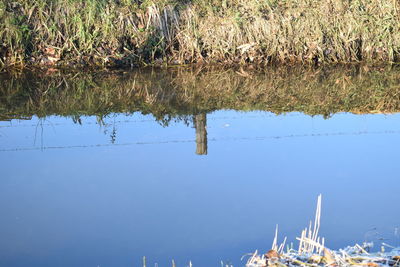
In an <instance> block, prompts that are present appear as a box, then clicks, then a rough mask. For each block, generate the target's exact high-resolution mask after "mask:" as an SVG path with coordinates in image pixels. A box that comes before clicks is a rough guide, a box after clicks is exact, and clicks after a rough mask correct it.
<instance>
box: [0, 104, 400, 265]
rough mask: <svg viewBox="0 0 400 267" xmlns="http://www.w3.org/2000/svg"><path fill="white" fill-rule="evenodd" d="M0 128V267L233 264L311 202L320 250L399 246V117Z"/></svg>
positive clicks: (41, 121)
mask: <svg viewBox="0 0 400 267" xmlns="http://www.w3.org/2000/svg"><path fill="white" fill-rule="evenodd" d="M193 117H194V116H187V117H186V118H187V120H186V122H185V121H184V120H176V121H171V122H170V123H169V125H168V126H165V125H163V124H162V123H160V122H159V121H156V119H155V118H154V117H153V116H152V115H143V114H141V113H140V112H134V113H133V114H122V113H110V114H108V115H107V116H105V117H103V119H102V120H101V121H99V120H98V118H97V119H96V117H95V116H81V117H80V118H79V120H78V121H77V120H76V119H75V121H74V120H72V119H71V118H70V117H63V116H55V115H49V116H47V117H44V118H43V117H41V118H38V117H37V116H33V117H32V118H30V119H28V120H18V119H13V120H11V121H1V122H0V162H1V175H0V176H1V178H0V237H1V239H0V266H12V267H14V266H31V267H32V266H41V267H45V266H49V267H50V266H93V267H96V266H121V267H122V266H141V260H142V257H143V256H146V257H147V262H148V266H154V264H155V263H157V264H158V266H170V265H171V260H172V259H174V260H175V262H176V263H177V266H187V265H188V263H189V260H191V261H192V263H193V266H195V267H197V266H200V267H206V266H220V265H221V261H223V262H224V263H232V264H233V265H234V266H243V265H244V263H243V262H242V261H241V260H240V257H241V256H242V255H244V254H246V253H248V252H253V251H254V250H256V249H259V250H261V251H266V250H268V249H270V247H271V243H272V239H273V235H274V230H275V225H276V224H279V232H280V235H279V238H280V240H282V239H283V238H284V236H287V237H288V240H289V242H293V243H294V246H295V247H297V242H296V240H295V238H296V237H297V236H299V234H300V232H301V230H302V229H303V228H304V227H306V226H307V225H308V223H309V220H310V219H312V218H313V216H314V212H315V205H316V198H317V195H318V194H320V193H321V194H322V195H323V205H322V220H321V224H322V226H321V236H324V237H325V239H326V245H327V246H328V247H330V248H333V249H338V248H340V247H343V246H347V245H352V244H354V243H356V242H357V243H362V242H363V241H374V243H375V246H376V248H377V249H379V247H380V243H381V242H386V243H388V244H391V245H396V246H398V245H400V237H399V235H398V230H396V229H397V228H398V227H399V226H400V216H399V203H400V194H399V188H400V182H399V181H400V180H399V176H400V165H399V163H398V162H399V151H400V142H399V140H400V114H390V115H382V114H367V115H355V114H351V113H338V114H335V115H333V116H331V117H330V118H328V119H326V118H323V117H322V116H318V115H317V116H308V115H304V114H303V113H300V112H290V113H286V114H281V115H275V114H273V113H271V112H267V111H249V112H244V111H234V110H216V111H213V112H209V113H208V114H206V113H203V114H198V115H196V116H195V117H194V119H193Z"/></svg>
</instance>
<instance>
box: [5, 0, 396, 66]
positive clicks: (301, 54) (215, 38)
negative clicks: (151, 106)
mask: <svg viewBox="0 0 400 267" xmlns="http://www.w3.org/2000/svg"><path fill="white" fill-rule="evenodd" d="M399 51H400V20H399V8H398V3H397V1H393V0H383V1H374V0H355V1H347V0H330V1H320V0H287V1H281V0H268V1H259V0H232V1H226V0H224V1H216V0H193V1H178V0H163V1H149V0H146V1H138V0H119V1H110V0H88V1H75V0H54V1H53V0H51V1H50V0H34V1H26V0H24V1H18V2H13V1H8V0H1V1H0V64H1V65H2V66H12V65H24V64H32V63H37V64H39V63H41V64H51V65H53V64H56V63H57V64H60V65H66V64H71V62H72V63H82V64H83V63H85V64H93V65H137V64H149V63H174V64H180V63H193V62H223V63H234V64H246V63H255V64H266V63H271V62H279V63H311V64H316V63H323V62H355V61H357V62H358V61H374V62H377V61H379V62H397V61H399ZM49 56H50V57H51V58H52V59H51V60H48V58H49Z"/></svg>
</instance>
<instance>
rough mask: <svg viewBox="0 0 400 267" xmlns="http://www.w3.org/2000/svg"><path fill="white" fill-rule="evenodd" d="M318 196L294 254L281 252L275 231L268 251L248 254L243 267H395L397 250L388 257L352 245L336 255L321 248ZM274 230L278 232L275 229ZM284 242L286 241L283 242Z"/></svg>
mask: <svg viewBox="0 0 400 267" xmlns="http://www.w3.org/2000/svg"><path fill="white" fill-rule="evenodd" d="M321 201H322V196H321V195H319V196H318V200H317V210H316V212H315V221H314V226H313V225H312V222H311V221H310V226H309V227H308V229H307V228H306V229H305V230H303V231H302V233H301V237H300V238H297V239H298V240H299V241H300V242H299V248H298V250H295V249H293V248H289V247H288V249H287V251H286V252H284V250H283V247H284V243H282V245H281V246H279V247H278V246H277V243H276V242H277V236H278V230H276V232H275V238H274V241H273V244H272V249H271V250H270V251H268V252H267V253H265V254H261V255H260V254H258V251H255V253H252V254H250V255H251V257H250V258H249V259H248V261H247V263H246V267H267V266H275V267H277V266H280V267H292V266H311V267H318V266H347V267H351V266H375V267H380V266H382V267H383V266H399V260H400V257H399V256H400V248H395V247H392V246H389V245H387V244H385V243H383V245H386V246H389V247H391V248H392V249H393V250H392V251H391V252H389V253H385V252H384V251H382V252H378V253H369V252H367V250H368V249H369V244H367V243H365V244H363V246H360V245H358V244H356V245H355V246H352V247H346V248H344V249H340V250H339V251H334V250H331V249H328V248H326V247H325V244H324V239H323V238H322V239H321V238H320V237H319V236H318V231H319V227H320V218H321ZM277 229H278V228H277ZM285 240H286V239H285Z"/></svg>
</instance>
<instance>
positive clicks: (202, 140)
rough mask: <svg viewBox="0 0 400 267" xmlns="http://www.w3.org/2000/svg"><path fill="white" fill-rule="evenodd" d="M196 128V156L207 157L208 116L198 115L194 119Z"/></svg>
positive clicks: (204, 114)
mask: <svg viewBox="0 0 400 267" xmlns="http://www.w3.org/2000/svg"><path fill="white" fill-rule="evenodd" d="M193 120H194V127H195V128H196V145H197V146H196V154H197V155H207V114H206V113H203V114H198V115H195V116H194V118H193Z"/></svg>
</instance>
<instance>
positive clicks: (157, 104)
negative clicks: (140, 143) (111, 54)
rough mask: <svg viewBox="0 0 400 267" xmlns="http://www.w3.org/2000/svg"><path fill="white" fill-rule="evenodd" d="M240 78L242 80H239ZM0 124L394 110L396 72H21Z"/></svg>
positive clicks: (398, 104) (3, 104) (1, 97)
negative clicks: (115, 116)
mask: <svg viewBox="0 0 400 267" xmlns="http://www.w3.org/2000/svg"><path fill="white" fill-rule="evenodd" d="M244 73H246V75H244ZM1 80H2V84H3V86H2V87H1V88H0V114H1V115H0V116H1V117H0V118H1V119H3V120H4V119H10V118H21V117H29V116H32V115H37V116H39V117H43V116H47V115H53V114H57V115H63V116H80V115H97V116H99V118H100V120H101V117H102V116H105V115H107V114H110V113H115V112H117V113H131V112H136V111H140V112H142V113H144V114H148V113H151V114H153V115H154V116H155V117H156V118H157V119H159V120H161V121H164V122H165V123H167V122H168V121H169V120H171V119H172V118H181V117H182V116H183V117H184V116H185V115H190V114H198V113H204V112H210V111H213V110H217V109H236V110H266V111H271V112H274V113H283V112H292V111H299V112H304V113H306V114H310V115H317V114H321V115H324V116H330V115H331V114H333V113H337V112H353V113H390V112H398V111H400V87H399V84H398V82H399V80H400V72H399V71H398V70H396V69H395V68H391V67H385V68H368V67H363V66H351V67H350V66H348V67H341V68H323V69H318V70H313V69H305V68H298V69H293V68H277V69H271V70H269V71H268V72H266V73H248V72H245V71H243V70H240V71H235V70H232V69H230V70H221V69H215V68H207V69H203V70H201V69H186V70H184V69H181V68H178V69H169V70H168V71H165V70H156V71H155V70H139V71H135V72H131V73H121V72H115V73H108V74H100V73H78V74H75V73H64V74H53V75H41V74H37V73H35V74H32V73H25V74H20V75H15V76H4V75H3V76H2V78H1Z"/></svg>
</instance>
